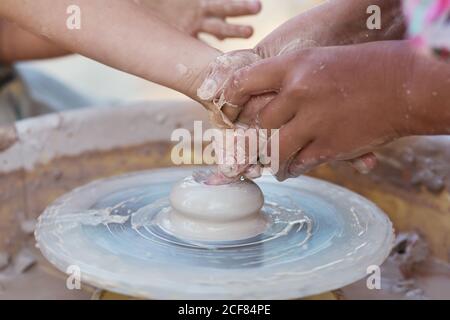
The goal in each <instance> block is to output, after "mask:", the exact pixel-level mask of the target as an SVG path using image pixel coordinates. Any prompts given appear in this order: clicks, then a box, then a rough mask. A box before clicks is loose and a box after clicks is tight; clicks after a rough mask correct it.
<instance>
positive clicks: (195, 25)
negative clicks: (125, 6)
mask: <svg viewBox="0 0 450 320" xmlns="http://www.w3.org/2000/svg"><path fill="white" fill-rule="evenodd" d="M143 3H144V4H145V5H146V6H148V7H149V8H150V9H151V10H152V11H153V12H154V13H155V14H156V15H157V16H158V17H159V18H160V19H162V20H164V21H165V22H167V23H169V24H171V25H173V26H175V27H176V28H178V29H179V30H180V31H183V32H185V33H188V34H190V35H192V36H195V37H197V36H198V34H199V33H201V32H204V33H208V34H211V35H213V36H215V37H216V38H218V39H225V38H248V37H250V36H251V35H252V34H253V28H252V27H251V26H247V25H236V24H231V23H228V22H227V21H226V18H228V17H238V16H244V15H253V14H257V13H259V12H260V11H261V3H260V1H259V0H144V1H143Z"/></svg>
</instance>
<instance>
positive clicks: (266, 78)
mask: <svg viewBox="0 0 450 320" xmlns="http://www.w3.org/2000/svg"><path fill="white" fill-rule="evenodd" d="M286 65H287V64H286V63H284V59H282V57H275V58H270V59H265V60H261V61H258V62H256V63H254V64H252V65H250V66H248V67H244V68H242V69H239V70H238V71H236V72H235V73H234V74H233V76H232V77H231V78H230V80H229V81H228V84H227V86H226V87H225V91H224V96H225V99H226V101H228V102H229V103H231V104H234V105H238V106H240V105H244V104H245V103H247V102H248V100H250V97H251V96H255V95H259V94H263V93H269V92H278V91H279V89H280V88H281V86H282V83H283V79H284V75H285V73H286V71H287V70H286Z"/></svg>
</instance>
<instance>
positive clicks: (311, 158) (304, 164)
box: [288, 142, 333, 178]
mask: <svg viewBox="0 0 450 320" xmlns="http://www.w3.org/2000/svg"><path fill="white" fill-rule="evenodd" d="M332 159H333V154H332V153H330V151H329V150H326V149H323V148H321V146H320V145H319V144H318V143H317V142H312V143H310V144H309V145H308V146H306V147H305V148H303V149H302V150H301V151H300V152H299V153H298V154H297V155H296V156H295V157H294V159H293V160H292V161H291V163H290V165H289V168H288V177H290V178H294V177H298V176H300V175H303V174H305V173H307V172H309V171H311V170H312V169H314V168H316V167H317V166H320V165H322V164H324V163H327V162H329V161H331V160H332Z"/></svg>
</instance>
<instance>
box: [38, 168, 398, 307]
mask: <svg viewBox="0 0 450 320" xmlns="http://www.w3.org/2000/svg"><path fill="white" fill-rule="evenodd" d="M196 169H198V168H196ZM189 175H192V169H191V168H169V169H159V170H151V171H144V172H137V173H132V174H127V175H122V176H117V177H113V178H109V179H104V180H99V181H96V182H93V183H90V184H88V185H86V186H83V187H81V188H78V189H75V190H74V191H72V192H70V193H68V194H67V195H65V196H63V197H62V198H60V199H59V200H57V201H56V202H55V203H54V204H52V205H51V206H50V207H48V208H47V210H46V211H45V212H44V213H43V214H42V216H41V217H40V218H39V223H38V225H37V229H36V239H37V242H38V246H39V248H40V249H41V251H42V253H43V254H44V256H45V257H46V258H47V259H48V260H49V261H50V262H51V263H52V264H53V265H55V266H56V267H57V268H58V269H60V270H61V271H63V272H65V271H66V270H67V268H68V267H69V266H72V265H76V266H78V267H79V268H80V271H81V278H82V281H85V282H87V283H90V284H93V285H95V286H97V287H100V288H104V289H107V290H111V291H114V292H118V293H122V294H126V295H130V296H134V297H142V298H153V299H155V298H156V299H240V298H242V299H293V298H300V297H305V296H309V295H314V294H319V293H322V292H326V291H330V290H334V289H337V288H340V287H343V286H345V285H348V284H350V283H352V282H355V281H357V280H359V279H361V278H364V277H365V276H366V275H367V273H366V271H367V267H368V266H370V265H381V263H382V262H383V261H384V260H385V258H386V257H387V256H388V254H389V252H390V250H391V246H392V243H393V239H394V235H393V230H392V224H391V222H390V221H389V219H388V218H387V217H386V215H385V214H384V213H383V212H382V211H381V210H380V209H379V208H377V207H376V206H375V205H374V204H373V203H371V202H370V201H368V200H367V199H365V198H363V197H361V196H359V195H357V194H355V193H353V192H351V191H349V190H347V189H344V188H341V187H338V186H336V185H333V184H330V183H328V182H324V181H321V180H318V179H313V178H309V177H301V178H297V179H291V180H289V181H286V182H283V183H280V182H277V181H276V180H275V179H274V178H273V177H271V176H268V175H265V176H263V177H262V178H260V179H258V180H256V183H257V184H258V185H259V186H260V188H261V189H262V191H263V193H264V196H265V204H264V207H263V213H264V214H265V215H267V218H268V219H269V221H270V227H269V228H268V229H267V230H265V231H264V233H262V234H259V235H257V236H255V237H252V238H248V239H244V240H239V241H224V242H201V241H198V242H195V241H186V240H183V239H179V238H177V237H176V236H174V235H172V234H170V233H168V232H166V231H165V230H164V229H163V228H160V227H159V226H158V224H157V223H155V221H156V220H157V219H155V217H157V216H158V214H160V213H161V212H163V211H164V210H167V208H168V206H169V202H168V195H169V193H170V190H171V188H172V186H173V185H174V184H175V183H176V182H178V181H180V180H181V179H183V178H184V177H186V176H189Z"/></svg>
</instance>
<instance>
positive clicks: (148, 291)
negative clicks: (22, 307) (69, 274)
mask: <svg viewBox="0 0 450 320" xmlns="http://www.w3.org/2000/svg"><path fill="white" fill-rule="evenodd" d="M191 170H192V167H190V168H167V169H155V170H148V171H142V172H136V173H130V174H126V175H123V176H120V177H133V176H137V175H146V174H152V173H161V172H163V173H164V172H166V173H172V172H178V173H180V172H181V173H183V174H184V173H186V172H188V171H191ZM117 178H118V177H112V178H106V179H102V180H99V181H94V182H91V183H89V184H87V185H85V186H82V187H79V188H77V189H75V190H73V191H72V192H70V193H68V194H66V195H64V196H62V197H61V198H59V199H58V200H56V201H55V202H54V204H53V205H51V206H49V207H48V208H47V209H46V211H45V212H44V213H43V215H42V216H44V217H45V216H49V215H50V214H54V212H53V211H52V210H53V209H54V208H55V206H58V205H61V204H62V203H64V202H66V201H68V200H70V198H71V197H72V196H73V195H74V194H77V193H80V192H83V191H85V190H87V189H90V188H95V186H96V185H99V184H102V183H103V182H107V181H109V180H115V179H117ZM268 178H269V179H270V178H271V177H264V178H263V179H268ZM257 182H258V181H257ZM302 183H310V184H313V185H317V186H318V187H319V189H320V188H326V187H329V188H330V190H333V192H343V193H344V194H346V195H348V197H349V198H353V199H357V200H358V201H361V203H363V204H364V205H365V206H367V208H370V210H372V212H371V214H373V215H374V216H376V219H378V222H379V223H382V224H383V226H384V227H383V228H384V230H383V231H384V233H385V235H384V238H385V239H384V245H383V247H382V248H378V252H377V256H376V257H375V256H374V257H373V258H371V259H369V260H370V261H368V262H367V263H366V265H361V266H358V267H352V274H351V275H346V276H345V277H340V276H339V272H342V270H340V269H339V266H337V267H335V268H334V272H335V273H336V274H335V276H329V277H328V278H327V279H326V282H323V281H322V283H321V284H320V285H314V284H310V285H309V286H307V287H302V285H303V284H297V283H295V281H293V280H295V277H294V278H292V277H291V276H289V275H287V276H285V277H284V278H283V279H281V280H279V281H278V280H277V281H276V283H275V282H272V283H271V282H269V281H268V280H267V282H266V281H265V280H264V279H261V281H260V282H259V283H256V284H255V283H253V284H254V285H249V284H246V285H245V286H242V288H241V291H236V288H231V289H230V288H228V287H226V286H223V287H221V285H220V283H218V284H217V285H214V284H207V286H206V287H209V288H210V289H211V290H212V293H211V294H209V293H207V292H205V291H201V290H200V291H199V287H198V286H190V285H189V284H188V285H181V286H178V287H172V288H169V289H167V286H166V285H167V283H166V282H167V281H169V282H170V279H169V280H167V279H161V278H158V279H156V278H154V279H153V280H155V281H154V282H152V283H147V284H146V287H145V288H143V287H139V285H140V284H139V283H138V280H136V281H137V282H136V283H135V286H133V284H132V283H131V285H130V283H120V282H117V281H111V273H109V272H108V271H105V270H101V269H98V270H97V274H92V273H91V272H87V273H82V280H83V281H84V282H87V283H90V284H93V285H95V286H98V287H100V288H104V289H107V290H110V291H114V292H118V293H122V294H127V295H131V296H135V297H141V298H152V299H171V298H175V299H236V298H242V299H295V298H299V297H304V296H310V295H314V294H319V293H322V292H325V291H330V290H335V289H338V288H341V287H343V286H345V285H347V284H350V283H353V282H355V281H357V280H359V279H362V278H364V277H365V276H366V275H367V273H366V269H367V266H368V265H381V264H382V262H383V261H384V260H385V259H386V258H387V256H388V255H389V253H390V250H391V247H392V244H393V241H394V235H393V229H392V223H391V222H390V220H389V219H388V218H387V216H386V215H385V214H384V213H383V212H382V211H381V210H380V209H379V208H378V207H376V206H375V205H374V204H373V203H371V202H370V201H369V200H367V199H364V198H362V197H361V196H359V195H357V194H356V193H353V192H351V191H349V190H347V189H344V188H342V187H339V186H336V185H334V184H331V183H329V182H325V181H322V180H318V179H315V178H310V177H302V178H299V179H293V180H291V181H288V182H286V183H285V184H286V185H288V186H295V185H299V184H302ZM40 220H41V219H40ZM42 230H43V228H42V226H41V224H40V223H39V224H38V227H37V229H36V238H37V243H38V245H39V247H40V249H41V251H42V253H43V254H44V256H45V257H46V258H47V259H48V260H49V261H50V262H51V263H52V264H53V265H55V266H56V267H57V268H58V269H59V270H61V271H63V272H66V269H67V267H68V266H69V265H71V261H72V260H71V257H70V253H69V254H68V255H67V254H66V255H64V254H61V252H59V253H58V250H57V249H58V248H57V247H56V246H55V245H53V246H52V244H51V243H50V244H49V243H47V242H45V241H44V240H43V239H42V237H41V236H42V234H41V233H42ZM86 266H89V264H86ZM81 267H82V268H81V269H84V268H83V265H81ZM346 268H348V265H347V266H346ZM163 274H164V272H163ZM321 280H323V279H318V280H317V281H321ZM141 282H142V279H141ZM144 282H145V281H144ZM127 284H128V285H127ZM264 284H267V286H264ZM213 287H216V288H213ZM264 287H266V288H264ZM252 290H253V291H252Z"/></svg>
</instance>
